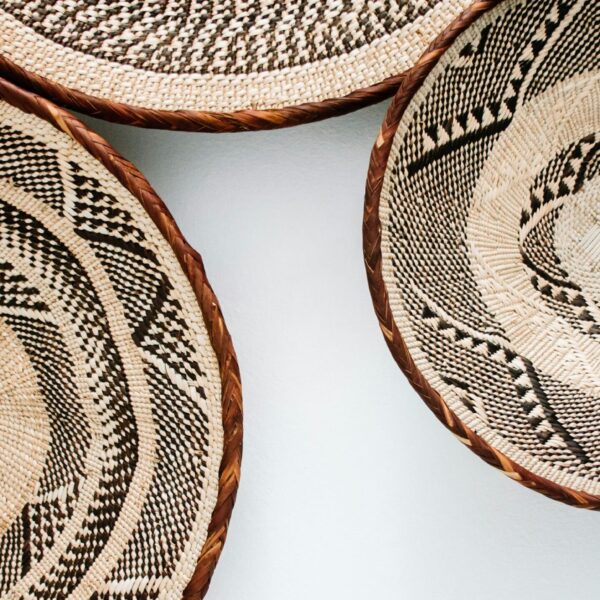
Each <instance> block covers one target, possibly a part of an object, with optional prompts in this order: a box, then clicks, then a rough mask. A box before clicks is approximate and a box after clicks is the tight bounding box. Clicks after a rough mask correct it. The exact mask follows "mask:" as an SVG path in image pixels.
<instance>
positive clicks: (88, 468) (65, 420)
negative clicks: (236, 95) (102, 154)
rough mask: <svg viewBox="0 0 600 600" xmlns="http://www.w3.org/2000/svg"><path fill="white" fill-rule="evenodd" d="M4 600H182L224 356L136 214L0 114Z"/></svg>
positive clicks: (0, 571) (195, 552)
mask: <svg viewBox="0 0 600 600" xmlns="http://www.w3.org/2000/svg"><path fill="white" fill-rule="evenodd" d="M0 149H1V150H2V159H1V160H0V363H1V364H0V598H2V600H8V599H11V600H13V599H15V600H16V599H26V598H42V599H44V598H48V599H50V598H73V599H77V600H79V599H81V600H84V599H85V600H109V599H110V600H126V599H130V598H136V599H137V598H139V599H142V600H146V599H148V600H149V599H159V598H179V597H181V595H182V594H183V590H184V588H185V587H186V585H187V584H188V582H189V580H190V579H191V577H192V575H193V573H194V570H195V568H196V563H197V560H198V557H199V556H200V552H201V550H202V547H203V545H204V542H205V541H206V537H207V531H208V527H209V523H210V522H211V517H212V513H213V510H214V508H215V505H216V500H217V492H218V477H219V467H220V464H221V459H222V456H223V426H222V415H221V380H220V375H219V367H218V363H217V358H216V355H215V352H214V350H213V347H212V345H211V342H210V340H209V335H208V331H207V327H206V324H205V322H204V318H203V316H202V312H201V310H200V307H199V306H198V301H197V300H196V296H195V294H194V291H193V290H192V287H191V284H190V282H189V280H188V279H187V277H186V275H185V273H184V271H183V270H182V268H181V266H180V264H179V262H178V259H177V257H176V256H175V254H174V251H173V250H172V248H171V246H170V245H169V244H168V242H167V241H166V240H165V239H164V238H163V236H162V234H161V233H160V231H159V230H158V228H157V227H156V225H155V224H154V223H153V221H152V219H151V217H150V215H149V214H148V213H147V212H146V211H145V209H144V208H143V206H142V204H141V203H140V201H139V200H137V199H136V198H135V197H134V196H133V195H132V194H131V193H130V192H128V191H127V189H126V188H124V187H123V186H122V185H121V184H120V183H119V181H118V180H117V179H116V177H114V176H113V175H112V174H111V173H109V172H108V170H106V169H105V168H104V167H102V165H101V164H100V163H99V162H98V161H97V160H96V159H94V158H93V157H92V156H91V155H90V154H88V153H87V151H86V150H84V148H83V147H82V146H80V145H79V144H78V143H77V142H75V141H74V140H72V139H71V138H70V137H69V136H67V135H66V134H64V133H61V132H59V131H57V130H56V129H55V128H54V127H52V126H51V125H50V124H49V123H47V122H45V121H43V120H42V119H40V118H38V117H36V116H33V115H28V114H25V113H24V112H22V111H20V110H18V109H17V108H15V107H13V106H11V105H9V104H8V103H6V102H4V101H3V102H1V103H0Z"/></svg>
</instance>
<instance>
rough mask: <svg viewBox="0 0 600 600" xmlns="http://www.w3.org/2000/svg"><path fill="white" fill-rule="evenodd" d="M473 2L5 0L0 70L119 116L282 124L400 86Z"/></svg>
mask: <svg viewBox="0 0 600 600" xmlns="http://www.w3.org/2000/svg"><path fill="white" fill-rule="evenodd" d="M470 2H471V0H425V1H421V0H394V1H393V2H387V1H384V0H376V1H368V2H367V1H366V0H364V1H363V0H361V1H360V2H355V1H353V2H348V1H346V0H315V1H310V2H295V1H290V0H281V1H277V2H272V3H271V2H270V3H262V2H261V3H256V2H250V1H242V2H240V1H239V0H235V1H234V0H227V1H223V2H204V3H202V4H201V5H197V6H195V7H193V8H192V7H191V5H190V4H189V3H187V2H183V1H179V2H170V3H169V7H168V10H165V9H164V8H163V7H162V6H161V5H160V4H157V3H155V2H149V1H147V0H138V1H136V2H119V3H112V4H111V3H98V2H95V1H92V0H76V1H72V0H58V1H56V2H51V3H49V2H46V0H25V1H23V0H5V1H4V2H3V3H2V7H1V8H0V43H1V46H0V75H2V76H4V77H6V78H7V79H11V80H12V81H14V82H15V83H17V84H19V85H21V86H22V87H25V88H27V89H30V90H32V91H34V92H36V93H39V94H41V95H44V96H46V97H48V98H50V99H52V100H54V101H55V102H57V103H58V104H61V105H62V106H66V107H69V108H73V109H76V110H79V111H81V112H84V113H87V114H89V115H92V116H95V117H100V118H105V119H110V120H113V121H117V122H120V123H128V124H132V125H141V126H149V127H161V128H168V129H182V130H195V131H236V130H250V129H271V128H275V127H284V126H290V125H296V124H299V123H305V122H308V121H314V120H317V119H322V118H325V117H328V116H333V115H339V114H342V113H345V112H348V111H351V110H354V109H356V108H359V107H361V106H365V105H367V104H369V103H372V102H376V101H377V100H380V99H382V98H384V97H387V96H389V95H391V94H393V93H394V92H395V91H396V89H397V86H398V84H399V82H400V81H401V74H402V73H403V72H404V71H406V69H408V68H409V67H411V66H412V65H413V64H414V63H415V61H416V60H417V59H418V57H419V56H420V54H421V53H422V52H423V51H424V50H425V48H426V47H427V44H428V43H429V42H431V41H432V40H433V39H434V38H435V36H436V35H437V34H438V33H439V32H440V31H442V30H443V29H444V27H445V26H447V25H448V24H449V23H450V22H451V21H452V20H453V19H454V18H456V17H457V16H458V15H459V14H460V12H461V11H462V10H463V9H465V8H466V7H467V6H468V5H469V4H470Z"/></svg>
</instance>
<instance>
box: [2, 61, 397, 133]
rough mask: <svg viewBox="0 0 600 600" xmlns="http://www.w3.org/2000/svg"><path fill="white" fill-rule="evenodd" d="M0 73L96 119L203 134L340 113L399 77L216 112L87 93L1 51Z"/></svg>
mask: <svg viewBox="0 0 600 600" xmlns="http://www.w3.org/2000/svg"><path fill="white" fill-rule="evenodd" d="M0 76H1V77H5V78H6V79H9V80H10V81H12V82H14V83H15V84H17V85H19V86H21V87H23V88H25V89H27V90H30V91H32V92H34V93H36V94H39V95H41V96H44V97H45V98H49V99H50V100H53V101H54V102H56V103H57V104H59V105H60V106H64V107H66V108H71V109H73V110H77V111H79V112H82V113H84V114H86V115H90V116H91V117H96V118H98V119H105V120H107V121H113V122H115V123H123V124H125V125H136V126H138V127H154V128H158V129H173V130H177V131H203V132H208V133H225V132H234V131H256V130H264V129H279V128H283V127H291V126H293V125H300V124H302V123H311V122H313V121H319V120H321V119H326V118H327V117H334V116H339V115H343V114H346V113H349V112H352V111H353V110H357V109H359V108H362V107H363V106H368V105H369V104H373V103H375V102H378V101H380V100H383V99H384V98H388V97H390V96H392V95H393V94H394V92H396V90H397V89H398V86H399V85H400V82H401V81H402V75H394V76H393V77H389V78H388V79H386V80H384V81H382V82H381V83H378V84H375V85H372V86H369V87H367V88H364V89H361V90H357V91H354V92H352V93H350V94H348V95H347V96H344V97H342V98H330V99H327V100H323V101H322V102H307V103H304V104H299V105H297V106H286V107H284V108H275V109H262V110H261V109H255V110H239V111H235V112H229V113H220V112H207V111H193V110H175V111H169V110H153V109H149V108H143V107H141V106H131V105H129V104H123V103H120V102H112V101H111V100H107V99H106V98H97V97H94V96H88V95H87V94H84V93H83V92H80V91H77V90H74V89H71V88H67V87H65V86H63V85H61V84H59V83H55V82H53V81H51V80H49V79H47V78H45V77H42V76H40V75H36V74H35V73H31V72H30V71H27V70H25V69H23V68H22V67H19V66H18V65H16V64H15V63H14V62H12V61H11V60H9V59H8V58H6V57H5V56H2V55H1V54H0Z"/></svg>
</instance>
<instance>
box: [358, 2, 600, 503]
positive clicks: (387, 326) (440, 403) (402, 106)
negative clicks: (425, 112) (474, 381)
mask: <svg viewBox="0 0 600 600" xmlns="http://www.w3.org/2000/svg"><path fill="white" fill-rule="evenodd" d="M500 1H502V0H479V1H478V2H475V4H473V5H472V6H471V7H470V8H469V9H467V10H466V11H465V12H464V13H463V14H462V15H461V16H460V17H458V18H457V19H456V20H455V21H454V22H453V23H451V24H450V25H449V26H448V28H447V29H446V30H445V31H444V32H443V33H442V34H441V35H439V36H438V37H437V39H436V40H435V41H434V42H433V43H432V44H431V45H430V46H429V48H428V49H427V51H426V52H425V53H424V54H423V56H422V57H421V58H420V60H419V61H418V62H417V64H416V65H415V66H414V67H413V68H412V69H410V70H409V71H408V72H407V73H406V75H405V78H404V82H403V84H402V86H401V87H400V89H399V90H398V93H397V94H396V96H395V97H394V99H393V101H392V104H391V105H390V107H389V110H388V112H387V114H386V116H385V119H384V122H383V124H382V126H381V129H380V131H379V136H378V137H377V141H376V143H375V146H374V148H373V151H372V153H371V161H370V164H369V172H368V176H367V185H366V194H365V211H364V220H363V252H364V259H365V265H366V269H367V278H368V280H369V288H370V290H371V297H372V299H373V304H374V307H375V312H376V313H377V318H378V319H379V325H380V327H381V330H382V332H383V335H384V337H385V341H386V342H387V345H388V347H389V349H390V351H391V352H392V355H393V356H394V358H395V359H396V362H397V363H398V364H399V365H400V368H401V369H402V370H403V371H404V373H405V375H406V376H407V377H408V380H409V381H410V383H411V385H412V386H413V387H414V389H415V390H416V391H417V392H418V393H419V395H420V396H421V397H422V398H423V400H424V401H425V403H426V404H427V406H428V407H429V408H430V409H431V410H432V411H433V413H434V414H435V415H436V417H437V418H438V419H439V420H440V421H441V422H442V423H443V424H444V425H445V426H446V427H447V428H448V429H449V430H450V431H451V432H452V433H454V435H455V436H456V437H457V438H458V439H459V440H460V441H461V442H462V443H463V444H465V445H467V446H468V447H469V448H470V449H471V450H473V452H475V453H476V454H478V455H479V456H480V457H481V458H482V459H483V460H485V461H486V462H487V463H489V464H490V465H492V466H494V467H496V468H498V469H501V470H502V471H504V472H505V473H506V474H507V475H508V476H509V477H510V478H512V479H514V480H516V481H518V482H520V483H521V484H523V485H525V486H526V487H528V488H531V489H534V490H537V491H539V492H542V493H543V494H545V495H546V496H549V497H550V498H554V499H555V500H560V501H561V502H565V503H567V504H571V505H574V506H578V507H583V508H590V509H600V497H598V496H594V495H591V494H587V493H586V492H580V491H576V490H573V489H569V488H565V487H562V486H560V485H558V484H556V483H554V482H552V481H549V480H548V479H545V478H542V477H539V476H538V475H535V474H534V473H532V472H531V471H528V470H527V469H525V468H523V467H522V466H520V465H518V464H517V463H515V462H514V461H512V460H511V459H510V458H508V457H507V456H505V455H504V454H502V453H501V452H499V451H498V450H497V449H495V448H493V447H492V446H490V445H489V444H488V443H487V442H485V441H484V440H483V439H482V438H480V437H479V436H478V435H477V434H476V433H474V432H473V431H472V430H471V429H469V428H468V427H467V426H466V425H465V424H464V423H462V422H461V421H460V419H459V418H458V417H457V416H456V415H455V414H454V413H453V412H452V410H450V408H449V407H448V405H447V404H446V403H445V401H444V399H443V398H442V397H441V396H440V394H439V393H438V392H436V390H434V389H433V388H432V387H431V385H430V384H429V382H428V381H427V380H426V379H425V377H424V376H423V374H422V373H421V372H420V371H419V369H418V368H417V366H416V365H415V363H414V361H413V359H412V357H411V355H410V352H409V350H408V347H407V346H406V344H405V342H404V340H403V339H402V337H401V335H400V332H399V331H398V328H397V326H396V323H395V322H394V316H393V315H392V311H391V308H390V305H389V301H388V294H387V290H386V288H385V283H384V280H383V274H382V270H381V261H382V257H381V222H380V220H379V203H380V195H381V188H382V184H383V179H384V176H385V172H386V167H387V161H388V157H389V154H390V150H391V147H392V143H393V140H394V136H395V134H396V130H397V128H398V125H399V122H400V119H401V117H402V115H403V114H404V111H405V110H406V108H407V106H408V105H409V103H410V101H411V99H412V97H413V96H414V94H415V93H416V92H417V90H418V89H419V87H420V86H421V84H422V83H423V81H424V79H425V78H426V77H427V75H428V74H429V72H430V71H431V69H432V68H433V67H434V66H435V64H436V63H437V61H438V60H439V59H440V57H441V56H442V55H443V54H444V52H445V51H446V50H447V49H448V48H449V47H450V46H451V45H452V42H453V41H454V40H455V39H456V37H457V36H458V35H459V34H460V33H462V32H463V31H464V30H465V29H466V28H467V27H469V26H470V25H471V24H472V23H473V22H474V21H476V20H477V19H478V18H479V17H480V16H481V15H482V14H483V13H484V12H486V11H487V10H489V9H491V8H493V7H494V6H496V5H497V4H498V3H499V2H500Z"/></svg>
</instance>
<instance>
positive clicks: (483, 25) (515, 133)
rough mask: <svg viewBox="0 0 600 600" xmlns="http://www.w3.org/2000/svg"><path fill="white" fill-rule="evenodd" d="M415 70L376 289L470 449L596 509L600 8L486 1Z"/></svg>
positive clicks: (372, 222) (397, 131)
mask: <svg viewBox="0 0 600 600" xmlns="http://www.w3.org/2000/svg"><path fill="white" fill-rule="evenodd" d="M485 7H487V9H488V10H487V12H485V14H484V15H483V16H481V17H480V18H477V19H475V17H476V15H475V14H474V13H473V12H467V13H466V14H465V15H464V17H463V18H462V19H460V20H459V21H458V22H456V23H455V24H454V25H453V26H452V27H451V28H450V29H448V30H447V31H445V32H444V33H443V34H442V35H441V36H440V37H439V38H438V39H437V40H436V41H435V42H434V44H433V45H432V46H431V47H430V49H429V50H428V51H427V52H426V53H425V54H424V56H423V57H422V58H421V59H420V61H419V62H418V64H417V65H416V66H415V67H414V68H413V69H412V70H411V71H410V72H409V73H408V74H407V76H406V78H405V80H404V82H403V84H402V86H401V88H400V90H399V91H398V93H397V95H396V97H395V98H394V101H393V103H392V105H391V107H390V109H389V112H388V114H387V116H386V119H385V121H384V123H383V126H382V129H381V132H380V135H379V137H378V140H377V143H376V145H375V148H374V150H373V154H372V158H371V164H370V170H369V175H368V182H367V194H366V206H365V215H364V252H365V261H366V266H367V272H368V277H369V284H370V288H371V294H372V297H373V301H374V304H375V309H376V312H377V316H378V317H379V320H380V324H381V328H382V330H383V333H384V335H385V339H386V341H387V343H388V345H389V347H390V350H391V351H392V354H393V355H394V357H395V358H396V360H397V362H398V363H399V365H400V367H401V368H402V369H403V370H404V372H405V373H406V375H407V376H408V378H409V379H410V381H411V383H412V385H413V386H414V387H415V389H416V390H417V391H418V392H419V394H420V395H421V396H422V397H423V399H424V400H425V402H426V403H427V404H428V405H429V407H430V408H431V409H432V410H433V412H434V413H435V414H436V415H437V416H438V418H439V419H440V420H441V421H442V422H443V423H444V424H445V425H446V426H447V427H448V428H449V429H450V430H451V431H452V432H453V433H454V434H455V435H456V436H457V437H458V438H459V439H460V440H461V441H463V442H464V443H465V444H467V445H468V446H469V447H470V448H471V449H472V450H474V451H475V452H476V453H477V454H479V455H480V456H481V457H482V458H484V459H485V460H486V461H488V462H489V463H491V464H492V465H494V466H496V467H499V468H500V469H502V470H503V471H505V472H506V473H507V474H509V476H511V477H512V478H514V479H516V480H518V481H520V482H521V483H523V484H525V485H527V486H529V487H531V488H534V489H536V490H539V491H541V492H543V493H545V494H547V495H549V496H551V497H553V498H556V499H559V500H562V501H565V502H568V503H571V504H574V505H578V506H584V507H588V508H598V507H599V506H600V202H599V179H598V176H599V169H600V161H599V156H598V148H599V141H600V133H599V132H600V72H599V71H598V67H599V61H598V50H597V40H598V36H599V35H600V4H599V3H597V2H586V1H584V0H580V1H575V0H558V1H556V0H536V2H528V1H525V0H504V1H503V2H501V3H498V2H493V1H491V2H481V3H480V8H485Z"/></svg>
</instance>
